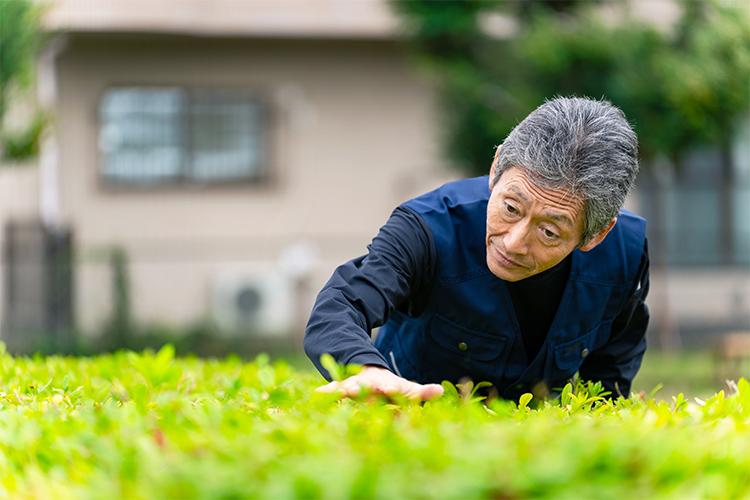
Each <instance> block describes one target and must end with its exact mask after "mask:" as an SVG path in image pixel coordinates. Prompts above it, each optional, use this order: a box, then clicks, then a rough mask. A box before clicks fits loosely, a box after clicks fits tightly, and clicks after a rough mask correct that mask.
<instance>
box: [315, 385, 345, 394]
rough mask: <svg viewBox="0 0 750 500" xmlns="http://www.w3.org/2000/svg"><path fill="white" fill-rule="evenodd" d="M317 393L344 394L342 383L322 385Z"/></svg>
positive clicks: (316, 390)
mask: <svg viewBox="0 0 750 500" xmlns="http://www.w3.org/2000/svg"><path fill="white" fill-rule="evenodd" d="M315 392H324V393H326V394H332V393H334V392H343V389H342V388H341V383H340V382H331V383H330V384H326V385H321V386H320V387H318V388H317V389H315Z"/></svg>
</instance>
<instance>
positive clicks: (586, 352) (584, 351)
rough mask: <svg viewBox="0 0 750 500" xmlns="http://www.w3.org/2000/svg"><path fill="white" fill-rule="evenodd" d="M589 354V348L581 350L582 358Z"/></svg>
mask: <svg viewBox="0 0 750 500" xmlns="http://www.w3.org/2000/svg"><path fill="white" fill-rule="evenodd" d="M588 355H589V350H588V349H584V350H583V351H581V357H582V358H585V357H586V356H588Z"/></svg>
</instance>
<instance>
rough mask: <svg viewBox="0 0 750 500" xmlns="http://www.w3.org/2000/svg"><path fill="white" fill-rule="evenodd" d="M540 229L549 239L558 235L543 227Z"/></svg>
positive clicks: (554, 238) (553, 238)
mask: <svg viewBox="0 0 750 500" xmlns="http://www.w3.org/2000/svg"><path fill="white" fill-rule="evenodd" d="M542 231H544V235H545V236H546V237H547V238H549V239H551V240H556V239H557V238H558V237H559V236H557V235H556V234H555V233H553V232H552V231H550V230H549V229H543V230H542Z"/></svg>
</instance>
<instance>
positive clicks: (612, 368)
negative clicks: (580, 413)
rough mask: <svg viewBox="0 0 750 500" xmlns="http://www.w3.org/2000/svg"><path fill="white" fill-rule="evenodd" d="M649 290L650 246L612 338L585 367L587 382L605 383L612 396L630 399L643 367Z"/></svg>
mask: <svg viewBox="0 0 750 500" xmlns="http://www.w3.org/2000/svg"><path fill="white" fill-rule="evenodd" d="M648 289H649V257H648V242H646V243H645V244H644V246H643V256H642V257H641V264H640V266H639V268H638V273H637V275H636V279H635V282H634V284H633V288H632V289H631V291H630V296H629V298H628V301H627V303H626V304H625V308H624V309H623V310H622V312H621V313H620V314H619V315H618V316H617V317H616V318H615V320H614V322H613V323H612V335H611V336H610V339H609V341H608V342H607V343H606V344H605V345H604V346H603V347H601V348H600V349H597V350H596V351H594V352H592V353H591V354H590V355H589V356H588V357H587V358H586V360H585V361H584V362H583V364H582V365H581V369H580V370H579V374H580V376H581V378H582V379H583V380H601V382H602V384H603V385H604V387H605V388H606V390H608V391H610V392H611V393H612V394H611V396H610V397H617V396H619V395H622V396H625V397H629V396H630V384H631V383H632V381H633V378H634V377H635V375H636V373H638V369H639V368H640V366H641V360H642V359H643V353H644V352H645V351H646V328H647V327H648V320H649V313H648V307H647V306H646V303H645V301H646V296H647V295H648Z"/></svg>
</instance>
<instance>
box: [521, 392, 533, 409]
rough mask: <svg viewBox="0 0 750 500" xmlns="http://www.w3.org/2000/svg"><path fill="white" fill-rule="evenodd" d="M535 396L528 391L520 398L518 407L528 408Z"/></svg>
mask: <svg viewBox="0 0 750 500" xmlns="http://www.w3.org/2000/svg"><path fill="white" fill-rule="evenodd" d="M533 397H534V396H533V395H532V394H531V393H529V392H527V393H526V394H524V395H522V396H521V398H520V399H519V400H518V408H519V409H522V408H527V407H528V405H529V402H530V401H531V400H532V398H533Z"/></svg>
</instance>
